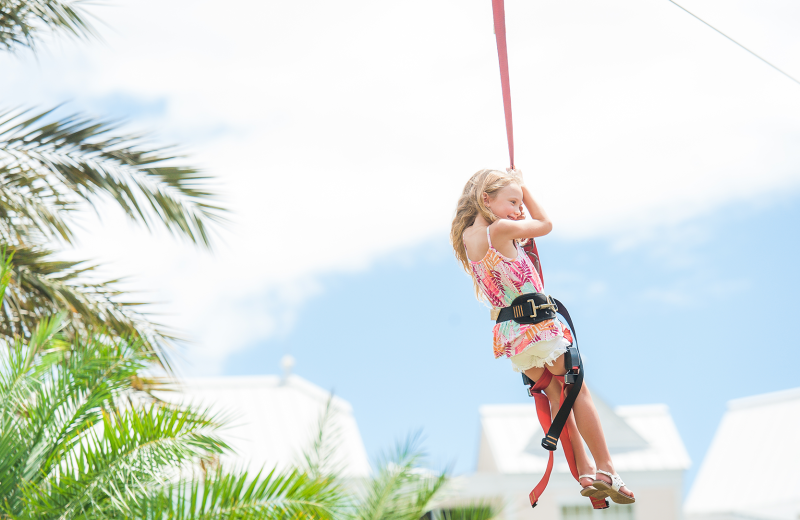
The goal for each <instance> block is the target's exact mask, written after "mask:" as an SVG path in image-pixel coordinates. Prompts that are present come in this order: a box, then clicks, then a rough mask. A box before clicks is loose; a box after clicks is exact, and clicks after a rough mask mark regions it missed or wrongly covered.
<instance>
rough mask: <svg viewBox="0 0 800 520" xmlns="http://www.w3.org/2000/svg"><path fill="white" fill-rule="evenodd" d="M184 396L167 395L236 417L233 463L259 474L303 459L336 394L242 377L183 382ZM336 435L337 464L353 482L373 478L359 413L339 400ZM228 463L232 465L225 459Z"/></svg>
mask: <svg viewBox="0 0 800 520" xmlns="http://www.w3.org/2000/svg"><path fill="white" fill-rule="evenodd" d="M179 388H180V390H181V394H179V395H180V396H181V397H176V396H174V395H172V396H171V395H166V394H162V395H161V397H163V398H165V399H169V400H171V401H173V402H191V403H193V404H195V403H196V404H200V405H202V406H204V407H209V408H211V410H212V411H213V412H216V413H221V414H222V415H223V416H225V417H227V418H230V421H228V422H229V424H230V426H229V427H228V428H225V429H224V430H223V431H222V432H220V434H221V436H222V437H223V440H225V441H226V442H227V443H228V444H230V445H231V447H233V448H234V450H235V451H236V453H237V455H236V456H233V457H230V456H229V457H227V462H228V463H229V464H227V465H228V466H231V464H230V463H233V464H232V465H233V466H236V467H244V468H247V469H248V470H251V471H257V470H259V469H261V468H262V467H266V468H269V469H271V468H272V467H274V466H276V465H277V466H278V467H280V468H286V467H288V466H292V465H296V464H297V463H298V462H300V461H301V460H302V453H303V452H304V451H305V450H307V449H308V448H309V447H310V446H311V444H312V442H313V437H314V436H315V435H316V434H317V433H318V431H319V429H318V425H319V421H320V418H321V416H322V415H323V413H324V410H325V406H326V404H327V402H328V399H329V398H330V393H328V392H326V391H325V390H323V389H321V388H319V387H318V386H316V385H314V384H312V383H310V382H308V381H306V380H305V379H303V378H301V377H298V376H294V375H291V376H288V377H285V378H280V377H278V376H272V375H267V376H236V377H210V378H190V379H185V380H182V381H181V382H180V383H179ZM331 407H332V409H333V417H332V428H331V429H330V430H329V433H330V432H332V431H334V430H335V431H336V432H337V434H338V435H337V440H336V446H337V448H336V450H335V452H334V457H333V458H332V461H333V463H334V464H335V465H337V466H340V467H341V468H342V474H343V475H344V476H348V477H361V476H367V475H369V473H370V467H369V461H368V459H367V453H366V450H365V449H364V443H363V441H362V440H361V434H360V433H359V431H358V426H357V424H356V421H355V418H354V417H353V409H352V407H351V406H350V404H349V403H348V402H347V401H345V400H343V399H340V398H338V397H334V398H333V400H332V402H331ZM223 462H226V460H225V459H224V460H223Z"/></svg>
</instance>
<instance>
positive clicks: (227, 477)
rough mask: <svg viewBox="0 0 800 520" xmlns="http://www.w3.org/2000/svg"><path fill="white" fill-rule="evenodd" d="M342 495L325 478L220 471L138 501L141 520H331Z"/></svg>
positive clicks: (276, 473)
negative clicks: (303, 519) (258, 519)
mask: <svg viewBox="0 0 800 520" xmlns="http://www.w3.org/2000/svg"><path fill="white" fill-rule="evenodd" d="M342 499H343V495H342V493H341V491H340V489H339V488H338V487H337V486H336V485H335V484H334V483H333V481H331V480H329V479H314V478H312V477H311V476H309V475H308V474H306V473H303V472H300V471H296V470H292V471H287V472H283V473H280V472H278V471H277V470H275V469H273V470H272V471H269V472H268V473H266V474H263V472H259V473H258V474H256V475H255V476H252V475H249V474H248V473H247V472H234V473H226V472H225V471H224V470H223V469H222V468H219V469H217V470H216V471H214V472H213V473H210V474H208V475H207V476H206V478H205V479H204V480H198V479H194V480H190V481H182V482H178V483H175V484H171V485H167V486H162V487H159V488H158V489H156V490H154V491H153V492H152V493H150V494H148V495H147V496H145V497H143V498H142V499H140V500H139V506H138V508H137V510H136V518H141V519H142V520H183V519H186V520H189V519H191V520H245V519H254V518H269V519H275V520H283V519H286V520H290V519H291V520H295V519H297V520H299V519H301V518H309V519H318V520H326V519H332V518H334V517H335V514H336V513H337V511H338V510H339V509H340V507H341V503H342Z"/></svg>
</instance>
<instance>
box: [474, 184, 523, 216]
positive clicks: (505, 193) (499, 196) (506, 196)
mask: <svg viewBox="0 0 800 520" xmlns="http://www.w3.org/2000/svg"><path fill="white" fill-rule="evenodd" d="M483 204H484V205H485V206H486V207H487V208H489V211H491V212H492V213H494V215H495V216H496V217H498V218H506V219H509V220H519V219H521V218H524V216H523V210H522V188H520V187H519V185H518V184H517V183H516V182H512V183H511V184H509V185H508V186H506V187H505V188H502V189H500V190H498V191H497V193H495V194H494V197H490V196H489V195H488V194H486V193H484V194H483Z"/></svg>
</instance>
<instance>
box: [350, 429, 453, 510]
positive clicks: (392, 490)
mask: <svg viewBox="0 0 800 520" xmlns="http://www.w3.org/2000/svg"><path fill="white" fill-rule="evenodd" d="M419 442H420V436H419V434H417V435H412V436H410V437H409V438H408V439H406V441H405V442H404V443H402V444H400V445H398V447H397V448H396V450H395V452H394V454H392V455H391V456H389V457H388V458H385V459H384V461H383V462H382V464H381V465H380V467H381V469H380V471H379V473H378V475H377V476H376V477H374V478H373V479H372V480H371V481H370V482H369V483H368V484H367V487H366V490H365V492H364V493H362V494H361V496H359V497H358V499H357V504H356V506H355V511H354V512H352V513H351V518H352V519H353V520H418V519H419V518H421V517H422V516H423V514H425V512H426V511H428V510H429V508H430V505H431V502H432V500H433V498H434V496H435V495H436V494H437V493H438V492H439V491H440V490H441V489H442V487H443V486H444V485H445V483H446V482H447V473H446V472H444V473H441V474H436V473H433V472H430V471H428V470H423V469H421V468H419V467H418V464H419V462H420V461H421V460H422V458H423V453H422V451H421V450H420V448H419Z"/></svg>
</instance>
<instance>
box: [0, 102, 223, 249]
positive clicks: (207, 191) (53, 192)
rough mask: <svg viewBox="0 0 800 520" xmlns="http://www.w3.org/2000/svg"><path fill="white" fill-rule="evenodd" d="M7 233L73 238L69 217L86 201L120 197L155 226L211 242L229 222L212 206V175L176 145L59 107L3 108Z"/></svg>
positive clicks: (1, 193)
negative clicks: (214, 230) (155, 142)
mask: <svg viewBox="0 0 800 520" xmlns="http://www.w3.org/2000/svg"><path fill="white" fill-rule="evenodd" d="M0 118H1V119H0V220H2V221H3V223H2V226H0V233H2V235H0V239H4V240H5V242H6V243H9V244H27V243H30V242H31V241H35V243H40V242H41V240H42V239H45V238H53V237H60V238H61V239H63V240H65V241H67V242H70V241H71V240H72V239H73V236H72V232H71V230H70V227H69V225H68V222H67V220H66V217H67V215H68V213H69V212H70V211H73V210H75V209H76V208H78V207H80V204H81V203H89V204H90V205H94V204H96V203H97V202H99V201H100V200H102V199H108V200H111V201H113V202H114V203H115V204H116V205H117V206H119V207H120V208H121V209H122V210H123V211H124V212H125V214H126V215H128V217H130V218H131V219H132V220H134V221H136V222H139V223H141V224H144V225H145V226H146V227H147V228H148V229H151V228H153V227H154V226H155V225H163V226H164V227H166V228H167V230H169V231H170V232H171V233H173V234H174V235H176V236H181V237H184V238H188V239H189V240H191V241H192V242H194V243H199V244H203V245H205V246H209V245H210V235H209V233H210V231H209V227H208V224H209V223H211V222H215V223H221V222H223V221H224V217H223V214H224V209H223V208H222V207H221V206H219V205H215V204H212V203H211V201H212V200H213V199H214V198H215V197H216V196H215V194H214V192H213V191H212V190H211V188H210V187H209V181H210V179H211V177H209V176H208V175H206V174H203V173H202V172H200V171H199V170H197V169H195V168H189V167H185V166H180V165H176V164H175V163H176V162H177V161H179V160H180V159H181V157H180V156H178V155H175V154H173V153H171V151H170V150H169V149H168V148H163V147H161V148H153V147H148V146H147V140H146V138H144V137H143V136H137V135H128V134H120V133H118V131H117V130H118V128H117V125H115V124H112V123H109V122H104V121H100V122H98V121H93V120H91V119H89V118H86V117H83V116H80V115H73V116H68V117H63V118H61V119H54V115H53V111H46V112H42V113H38V114H35V115H29V114H28V113H26V112H22V113H13V112H6V113H4V114H0Z"/></svg>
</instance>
